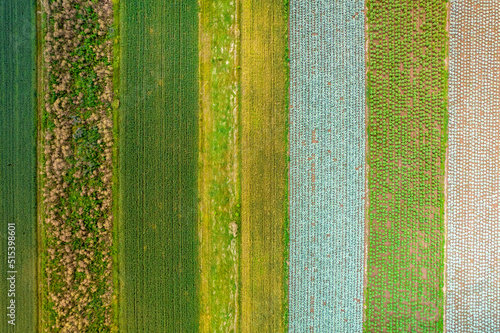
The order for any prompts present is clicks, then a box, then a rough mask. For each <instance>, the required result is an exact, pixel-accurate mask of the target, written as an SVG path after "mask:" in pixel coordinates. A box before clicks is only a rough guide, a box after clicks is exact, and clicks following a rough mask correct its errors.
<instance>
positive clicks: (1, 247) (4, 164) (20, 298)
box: [0, 0, 37, 333]
mask: <svg viewBox="0 0 500 333" xmlns="http://www.w3.org/2000/svg"><path fill="white" fill-rule="evenodd" d="M0 19H1V21H0V22H1V24H0V25H1V27H0V45H1V47H0V109H1V112H0V216H1V218H2V225H1V230H0V242H1V244H0V258H1V262H2V264H1V265H2V267H1V269H0V271H1V274H0V290H1V292H2V295H1V296H0V307H1V308H2V320H1V321H0V331H1V332H6V333H8V332H22V333H25V332H26V333H28V332H35V330H36V327H37V322H36V319H37V316H36V315H37V297H36V296H37V294H36V258H37V253H36V181H35V179H36V149H35V147H36V144H35V138H36V116H35V115H36V112H35V110H36V71H35V63H36V62H35V56H36V42H35V41H36V39H35V36H36V34H35V25H36V21H35V3H34V2H33V1H30V0H5V1H2V2H0ZM8 223H15V227H16V234H15V240H14V241H15V258H14V259H15V262H12V261H8V259H9V257H8V253H9V252H10V253H11V252H12V249H8V241H9V238H8V237H9V236H11V235H9V234H8V230H7V224H8ZM11 237H12V236H11ZM10 240H12V238H11V239H10ZM11 264H12V265H13V266H10V265H11ZM7 271H17V273H16V274H15V275H16V283H15V287H16V288H15V297H13V298H11V297H9V296H8V292H9V289H10V288H9V287H10V284H9V281H8V280H7V277H8V276H10V274H7ZM11 299H14V300H15V302H16V303H15V306H16V313H15V316H16V317H15V325H11V324H9V323H8V321H9V320H11V319H12V318H9V317H7V315H6V314H7V313H8V310H7V306H9V305H10V300H11Z"/></svg>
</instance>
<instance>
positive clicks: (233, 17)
mask: <svg viewBox="0 0 500 333" xmlns="http://www.w3.org/2000/svg"><path fill="white" fill-rule="evenodd" d="M239 5H240V2H239V1H229V0H227V1H215V0H202V1H201V2H200V75H201V76H200V82H201V86H200V171H199V175H200V176H199V187H198V189H199V195H200V205H199V211H200V214H199V227H198V228H199V235H200V250H199V263H200V269H201V271H200V274H201V278H200V285H199V288H200V296H199V297H200V331H201V332H237V331H239V319H240V309H239V291H240V285H239V284H240V278H239V263H240V246H241V233H240V230H241V223H240V222H241V219H240V207H241V194H240V185H241V183H240V182H241V177H240V164H239V159H240V151H239V139H240V138H239V136H240V126H239V112H240V103H239V94H240V80H239V72H240V69H239V51H240V43H239V37H240V36H239V13H238V10H239Z"/></svg>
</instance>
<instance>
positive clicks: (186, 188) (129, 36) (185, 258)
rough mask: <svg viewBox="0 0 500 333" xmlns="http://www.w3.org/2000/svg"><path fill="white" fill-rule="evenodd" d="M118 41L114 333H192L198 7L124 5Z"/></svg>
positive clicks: (154, 0) (149, 1)
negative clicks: (116, 332)
mask: <svg viewBox="0 0 500 333" xmlns="http://www.w3.org/2000/svg"><path fill="white" fill-rule="evenodd" d="M120 36H121V40H120V52H119V57H120V63H119V66H120V82H119V86H120V91H119V94H120V95H119V101H120V103H119V117H118V118H119V124H118V143H119V147H118V177H119V193H118V196H119V204H120V207H119V216H118V220H119V222H118V223H119V229H120V230H119V231H118V237H119V243H120V244H119V254H118V255H119V258H118V260H119V262H120V281H119V282H120V290H119V295H120V299H119V301H120V306H119V311H120V314H119V318H120V327H119V328H120V332H196V331H197V327H198V323H199V321H198V298H197V282H198V277H197V275H198V274H197V273H198V263H197V249H198V242H197V233H196V231H197V229H196V227H197V209H198V205H197V204H198V202H197V175H198V169H197V167H198V126H197V122H198V108H199V106H198V94H199V89H198V6H197V1H194V0H187V1H167V0H160V1H158V0H132V1H122V2H120Z"/></svg>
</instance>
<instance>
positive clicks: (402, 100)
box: [365, 0, 447, 332]
mask: <svg viewBox="0 0 500 333" xmlns="http://www.w3.org/2000/svg"><path fill="white" fill-rule="evenodd" d="M367 9H368V17H367V19H368V31H367V36H368V38H369V46H368V62H367V66H368V75H367V84H368V87H367V100H368V106H369V119H368V144H369V154H368V163H369V174H368V178H369V202H370V204H369V211H368V219H369V238H368V260H367V265H368V267H367V274H368V276H367V279H368V282H367V283H368V284H367V288H366V296H365V305H366V322H365V331H367V332H371V331H387V332H400V331H402V330H412V331H425V332H427V331H433V332H434V331H436V332H438V331H442V329H443V290H442V288H443V273H444V272H443V263H444V210H443V207H444V168H443V166H444V161H445V151H446V126H447V114H446V82H447V79H446V68H445V62H444V59H445V57H446V31H445V25H446V2H445V1H443V0H432V1H427V2H415V3H408V2H407V1H392V0H383V1H369V2H368V3H367Z"/></svg>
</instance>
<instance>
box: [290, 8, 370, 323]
mask: <svg viewBox="0 0 500 333" xmlns="http://www.w3.org/2000/svg"><path fill="white" fill-rule="evenodd" d="M363 11H364V3H363V2H361V1H351V0H343V1H335V2H332V1H323V0H319V1H315V2H302V1H291V3H290V177H289V178H290V259H289V260H290V275H289V276H290V282H289V285H290V287H289V313H290V314H289V328H290V332H312V331H314V332H360V331H362V325H363V276H364V251H365V223H364V220H365V201H366V200H365V197H366V194H365V147H366V144H365V141H366V138H365V132H366V131H365V111H366V104H365V31H364V28H365V20H364V14H363ZM347 36H348V37H347Z"/></svg>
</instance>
